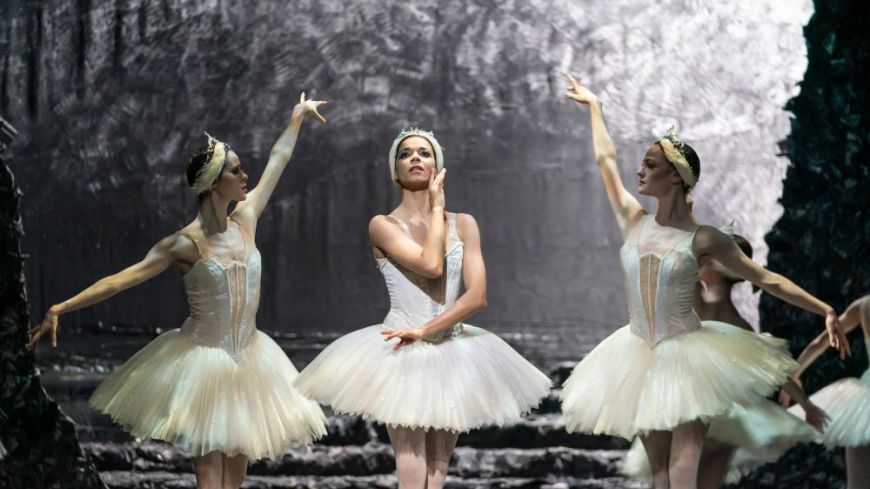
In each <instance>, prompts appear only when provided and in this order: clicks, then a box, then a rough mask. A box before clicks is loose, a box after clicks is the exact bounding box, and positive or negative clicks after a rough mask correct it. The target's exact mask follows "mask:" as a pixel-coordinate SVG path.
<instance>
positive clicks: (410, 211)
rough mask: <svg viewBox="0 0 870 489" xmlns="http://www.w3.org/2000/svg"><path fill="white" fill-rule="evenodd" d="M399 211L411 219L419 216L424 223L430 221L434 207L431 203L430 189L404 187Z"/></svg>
mask: <svg viewBox="0 0 870 489" xmlns="http://www.w3.org/2000/svg"><path fill="white" fill-rule="evenodd" d="M396 210H397V211H399V213H400V214H401V215H402V216H403V217H405V218H406V219H409V220H415V218H419V219H420V220H421V221H422V222H423V223H425V224H428V223H429V216H430V215H431V213H432V207H431V206H430V204H429V189H428V188H425V189H422V190H409V189H406V188H402V202H401V203H400V204H399V207H397V208H396Z"/></svg>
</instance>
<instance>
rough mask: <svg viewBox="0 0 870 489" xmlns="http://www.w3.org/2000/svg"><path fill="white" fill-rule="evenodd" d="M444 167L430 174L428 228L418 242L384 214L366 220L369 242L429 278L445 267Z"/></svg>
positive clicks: (438, 273)
mask: <svg viewBox="0 0 870 489" xmlns="http://www.w3.org/2000/svg"><path fill="white" fill-rule="evenodd" d="M446 174H447V170H446V169H445V170H441V171H440V172H439V173H438V174H437V175H435V173H434V172H433V173H432V174H431V175H430V176H429V205H430V206H431V208H430V217H429V231H428V233H427V234H426V242H425V243H423V246H420V245H419V244H418V243H417V242H416V241H414V240H413V239H411V238H410V237H408V236H407V235H406V234H405V233H404V232H403V231H402V230H401V229H400V228H399V227H398V226H396V225H395V224H394V223H392V222H390V220H389V218H388V217H386V216H375V217H373V218H372V220H371V222H369V239H370V240H371V242H372V246H374V247H376V248H378V249H379V250H381V252H383V253H384V254H385V255H386V256H389V257H391V258H392V259H394V260H396V261H397V262H399V264H401V265H402V266H403V267H405V268H407V269H409V270H411V271H413V272H415V273H419V274H420V275H423V276H424V277H428V278H438V277H440V276H441V274H442V273H443V271H444V238H445V230H446V228H445V223H444V176H445V175H446Z"/></svg>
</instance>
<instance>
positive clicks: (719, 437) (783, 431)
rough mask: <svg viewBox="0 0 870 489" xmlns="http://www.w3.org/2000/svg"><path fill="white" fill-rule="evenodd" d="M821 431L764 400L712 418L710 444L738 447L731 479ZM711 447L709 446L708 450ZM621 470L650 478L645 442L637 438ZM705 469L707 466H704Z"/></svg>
mask: <svg viewBox="0 0 870 489" xmlns="http://www.w3.org/2000/svg"><path fill="white" fill-rule="evenodd" d="M817 435H818V432H817V431H816V430H815V429H813V427H812V426H810V425H809V424H807V423H806V422H804V421H803V420H802V419H800V418H798V417H797V416H795V415H793V414H791V413H789V412H788V411H786V410H785V409H783V408H782V407H781V406H780V405H779V404H776V403H775V402H771V401H762V402H760V403H758V404H755V405H753V406H748V407H746V406H741V405H734V406H732V408H731V409H730V410H728V412H727V413H726V414H724V415H722V416H717V417H715V418H713V419H712V420H710V428H709V430H708V431H707V440H706V443H707V445H709V448H715V447H716V446H723V445H724V446H726V447H731V448H734V449H735V451H734V455H733V457H732V458H731V463H730V466H729V471H728V476H727V481H728V482H732V483H733V482H737V481H738V480H739V479H740V477H741V476H742V475H743V474H744V473H746V472H748V471H750V470H752V469H754V468H756V467H758V466H760V465H763V464H766V463H769V462H773V461H775V460H776V459H778V458H779V457H780V456H781V455H782V454H783V453H785V452H786V451H787V450H788V449H789V448H791V447H793V446H794V445H796V444H798V443H805V442H810V441H813V439H814V438H815V437H816V436H817ZM707 448H708V447H705V450H706V449H707ZM620 470H621V472H622V473H623V474H625V475H627V476H629V477H633V478H635V479H641V480H650V477H651V474H650V470H649V459H648V458H647V455H646V451H645V450H644V447H643V444H642V443H641V442H640V440H639V439H636V440H635V442H634V444H633V445H632V446H631V449H630V450H629V451H628V453H627V454H626V456H625V460H624V462H623V464H622V467H621V469H620ZM700 470H702V471H703V470H704V466H703V465H702V466H701V467H700Z"/></svg>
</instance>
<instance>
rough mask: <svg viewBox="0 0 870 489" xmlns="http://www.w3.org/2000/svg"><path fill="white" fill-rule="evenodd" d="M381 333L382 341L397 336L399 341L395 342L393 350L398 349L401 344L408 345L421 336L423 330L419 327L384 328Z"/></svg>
mask: <svg viewBox="0 0 870 489" xmlns="http://www.w3.org/2000/svg"><path fill="white" fill-rule="evenodd" d="M381 334H382V335H384V341H390V340H391V339H393V338H399V342H398V343H396V346H394V347H393V350H398V349H399V348H401V347H403V346H408V345H410V344H412V343H414V342H415V341H419V340H420V339H422V338H423V332H422V331H421V330H420V329H415V328H403V329H385V330H383V331H381Z"/></svg>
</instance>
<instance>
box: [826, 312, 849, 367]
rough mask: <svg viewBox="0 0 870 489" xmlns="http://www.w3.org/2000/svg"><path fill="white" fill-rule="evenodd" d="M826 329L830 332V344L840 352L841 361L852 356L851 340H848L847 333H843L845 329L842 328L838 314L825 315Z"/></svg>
mask: <svg viewBox="0 0 870 489" xmlns="http://www.w3.org/2000/svg"><path fill="white" fill-rule="evenodd" d="M825 329H826V330H827V331H828V343H830V345H831V347H833V348H836V349H837V351H839V352H840V360H845V359H846V355H848V356H852V348H851V347H850V346H849V339H848V338H846V333H844V332H843V327H842V326H840V318H839V316H837V313H835V312H834V313H830V314H827V315H825Z"/></svg>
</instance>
